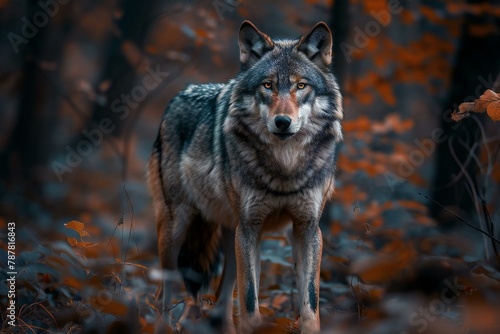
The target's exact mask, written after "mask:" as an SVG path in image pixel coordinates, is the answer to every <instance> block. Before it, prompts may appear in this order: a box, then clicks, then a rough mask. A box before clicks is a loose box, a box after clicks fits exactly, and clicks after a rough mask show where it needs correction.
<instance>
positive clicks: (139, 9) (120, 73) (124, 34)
mask: <svg viewBox="0 0 500 334" xmlns="http://www.w3.org/2000/svg"><path fill="white" fill-rule="evenodd" d="M160 3H161V1H159V0H145V1H121V11H122V13H123V17H122V18H121V19H120V20H119V21H118V29H119V31H120V34H114V35H113V36H112V38H111V40H110V41H109V47H108V51H107V55H108V56H107V57H108V58H107V61H106V63H107V64H106V66H105V67H104V71H103V73H102V75H101V82H104V81H109V83H110V86H109V89H107V91H106V92H105V95H106V102H105V103H96V104H95V105H94V110H93V113H92V117H91V119H90V120H89V123H90V124H89V125H88V127H89V128H93V127H96V126H98V124H99V122H100V121H101V120H102V119H104V118H107V119H110V120H111V123H112V124H113V125H114V130H113V132H112V133H111V135H114V136H120V135H121V133H122V131H123V129H124V127H125V125H126V124H127V122H130V121H131V120H134V119H135V117H130V116H133V114H134V111H135V109H136V108H137V104H138V103H136V102H135V101H134V100H133V99H132V98H131V97H129V98H128V102H127V97H126V96H127V95H129V96H130V94H131V93H132V90H133V88H134V87H135V86H136V85H138V84H140V81H139V80H140V79H141V78H142V75H140V74H138V70H141V71H145V70H146V69H145V65H146V63H144V62H142V60H143V58H142V57H141V55H143V54H144V52H145V51H144V41H145V36H146V34H147V31H148V29H149V27H150V24H151V23H152V21H153V20H154V17H155V14H157V11H158V7H159V4H160ZM166 33H167V32H166ZM127 48H128V50H127ZM131 49H133V50H131ZM127 52H128V54H129V55H130V54H134V53H135V54H136V56H137V57H130V56H129V57H127ZM147 93H150V92H147ZM114 101H119V102H116V104H115V105H116V106H119V107H123V106H125V105H126V106H127V107H128V109H129V113H127V112H125V111H123V112H117V111H118V108H119V107H117V108H113V102H114ZM98 102H99V101H98Z"/></svg>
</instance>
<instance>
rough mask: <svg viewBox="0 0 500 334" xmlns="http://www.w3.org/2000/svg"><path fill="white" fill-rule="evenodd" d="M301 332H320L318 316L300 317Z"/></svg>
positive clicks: (311, 333)
mask: <svg viewBox="0 0 500 334" xmlns="http://www.w3.org/2000/svg"><path fill="white" fill-rule="evenodd" d="M300 332H301V333H302V334H317V333H320V326H319V319H318V318H317V317H314V316H313V317H304V316H301V317H300Z"/></svg>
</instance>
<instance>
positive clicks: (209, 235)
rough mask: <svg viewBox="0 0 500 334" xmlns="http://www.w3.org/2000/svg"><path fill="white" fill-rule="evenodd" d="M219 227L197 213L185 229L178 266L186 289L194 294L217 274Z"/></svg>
mask: <svg viewBox="0 0 500 334" xmlns="http://www.w3.org/2000/svg"><path fill="white" fill-rule="evenodd" d="M220 241H221V228H220V226H217V224H210V223H209V222H207V221H206V220H204V219H203V217H202V216H201V215H197V216H196V218H195V219H194V220H193V221H192V223H191V225H190V226H189V228H188V231H187V237H186V241H185V242H184V244H183V245H182V248H181V251H180V253H179V259H178V262H177V263H178V266H179V270H180V272H181V274H182V277H183V279H184V283H185V284H186V289H187V290H188V291H189V292H190V293H191V294H192V295H193V296H196V295H197V294H198V291H199V290H200V288H203V289H205V288H206V287H207V286H208V284H209V283H210V281H211V279H212V278H213V277H214V276H215V275H216V274H217V268H218V265H219V262H220V253H221V245H220V243H221V242H220Z"/></svg>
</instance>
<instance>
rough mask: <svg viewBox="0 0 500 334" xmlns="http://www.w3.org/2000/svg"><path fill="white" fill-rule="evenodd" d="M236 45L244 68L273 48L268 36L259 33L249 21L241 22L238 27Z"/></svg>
mask: <svg viewBox="0 0 500 334" xmlns="http://www.w3.org/2000/svg"><path fill="white" fill-rule="evenodd" d="M238 44H239V46H240V61H241V64H242V65H243V66H244V68H249V67H251V66H252V65H253V64H254V63H255V62H257V60H259V59H260V58H261V57H262V56H263V55H264V54H265V53H266V52H268V51H270V50H272V49H273V48H274V43H273V41H272V40H271V38H270V37H269V36H267V35H266V34H264V33H263V32H261V31H260V30H259V29H257V27H255V26H254V25H253V24H252V22H250V21H243V23H242V24H241V27H240V33H239V40H238Z"/></svg>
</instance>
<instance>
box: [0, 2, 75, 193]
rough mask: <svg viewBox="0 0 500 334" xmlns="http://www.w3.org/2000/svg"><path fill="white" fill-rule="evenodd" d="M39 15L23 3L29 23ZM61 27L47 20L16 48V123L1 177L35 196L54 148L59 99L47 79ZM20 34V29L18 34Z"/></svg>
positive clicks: (61, 41) (4, 154)
mask: <svg viewBox="0 0 500 334" xmlns="http://www.w3.org/2000/svg"><path fill="white" fill-rule="evenodd" d="M40 11H41V8H40V7H39V5H38V3H37V2H35V1H28V2H26V4H25V10H24V13H25V18H27V19H28V20H29V21H31V19H32V18H33V15H34V14H35V13H39V12H40ZM58 15H61V14H58ZM20 22H21V21H20ZM23 24H24V22H23ZM63 24H64V20H60V19H59V20H55V19H54V18H53V17H49V19H48V23H47V24H46V26H43V27H40V28H39V29H38V32H36V34H34V36H33V37H31V38H27V42H26V43H23V44H20V45H19V53H18V54H17V56H19V57H22V58H23V60H24V65H23V70H22V72H23V74H22V84H21V86H20V91H19V93H18V95H19V104H18V112H17V119H16V122H15V125H14V129H13V131H12V135H11V137H10V138H9V139H8V142H7V145H6V147H5V150H4V151H3V152H2V154H1V155H2V156H1V160H2V166H1V167H0V174H1V175H0V177H1V178H2V179H4V180H6V185H7V187H10V186H16V188H17V189H23V188H24V189H29V190H31V192H32V193H34V194H36V193H37V190H38V186H39V183H40V182H42V181H43V180H44V179H46V176H45V175H44V174H45V173H47V171H46V169H45V167H46V166H47V165H48V160H49V159H50V157H51V152H52V149H53V146H54V140H55V136H54V131H53V128H54V123H55V122H56V119H57V117H58V114H57V113H58V106H57V104H58V99H57V96H56V93H55V91H54V89H53V88H52V87H53V86H51V85H50V84H49V83H48V79H49V78H50V77H51V76H52V75H53V73H55V72H56V71H57V64H58V63H59V59H60V57H61V52H60V50H61V49H62V46H63V44H64V39H65V38H64V36H65V31H66V29H63V27H62V25H63ZM20 31H21V27H20V26H19V31H17V33H19V32H20Z"/></svg>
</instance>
